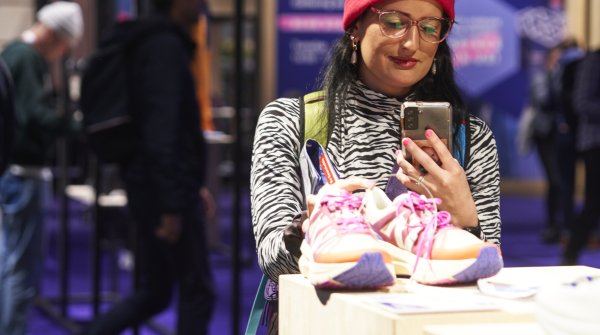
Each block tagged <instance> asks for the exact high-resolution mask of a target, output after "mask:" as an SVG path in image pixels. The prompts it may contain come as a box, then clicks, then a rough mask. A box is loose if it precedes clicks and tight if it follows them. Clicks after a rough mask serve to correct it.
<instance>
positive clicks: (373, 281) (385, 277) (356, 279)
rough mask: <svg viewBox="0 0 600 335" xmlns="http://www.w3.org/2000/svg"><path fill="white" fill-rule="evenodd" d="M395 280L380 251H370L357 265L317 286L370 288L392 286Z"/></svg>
mask: <svg viewBox="0 0 600 335" xmlns="http://www.w3.org/2000/svg"><path fill="white" fill-rule="evenodd" d="M394 281H395V278H394V276H392V274H391V273H390V271H389V270H388V268H387V267H386V264H385V262H384V261H383V256H382V255H381V254H380V253H378V252H368V253H365V254H364V255H362V256H361V257H360V259H359V260H358V262H357V263H356V265H355V266H353V267H352V268H350V269H348V270H346V271H344V272H343V273H341V274H339V275H337V276H336V277H334V278H333V279H332V280H330V281H327V282H324V283H322V284H320V285H318V286H317V287H319V288H348V289H370V288H380V287H384V286H390V285H393V284H394Z"/></svg>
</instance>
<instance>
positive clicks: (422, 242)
mask: <svg viewBox="0 0 600 335" xmlns="http://www.w3.org/2000/svg"><path fill="white" fill-rule="evenodd" d="M407 193H408V194H407V195H408V196H403V197H401V199H400V201H398V205H397V207H396V216H399V215H401V213H402V210H405V209H409V210H410V211H411V212H413V213H415V214H416V215H417V216H418V217H419V219H420V220H419V221H418V222H417V223H410V220H409V221H408V222H407V226H408V229H409V230H410V229H415V228H422V229H423V231H422V232H421V234H419V242H418V244H417V252H416V256H417V259H416V261H415V265H414V266H413V271H412V273H413V274H414V273H415V272H416V270H417V268H418V265H419V260H420V259H421V257H423V258H426V259H431V250H432V249H433V240H434V237H435V233H436V232H437V231H438V230H440V229H443V228H446V227H450V226H452V223H450V219H451V218H450V213H448V212H446V211H440V212H438V210H437V205H439V204H441V203H442V201H441V199H439V198H426V197H425V196H422V195H419V194H418V193H416V192H412V191H408V192H407Z"/></svg>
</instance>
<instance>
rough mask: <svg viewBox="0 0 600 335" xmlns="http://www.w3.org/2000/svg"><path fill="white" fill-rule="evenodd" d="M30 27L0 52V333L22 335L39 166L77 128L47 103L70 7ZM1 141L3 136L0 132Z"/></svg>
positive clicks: (35, 249)
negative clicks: (2, 153) (10, 99)
mask: <svg viewBox="0 0 600 335" xmlns="http://www.w3.org/2000/svg"><path fill="white" fill-rule="evenodd" d="M36 18H37V20H36V22H35V23H34V25H33V26H32V27H31V28H29V29H27V30H26V31H25V32H23V33H22V34H21V36H20V38H19V39H16V40H14V41H11V42H10V43H9V44H8V45H6V46H5V48H4V50H3V51H2V54H1V55H0V56H1V57H2V59H3V61H4V62H5V63H6V65H7V67H8V69H9V71H10V74H11V77H12V79H13V83H14V94H15V96H14V98H15V137H14V144H13V145H14V146H13V148H12V152H11V158H10V160H9V161H8V167H7V169H6V171H5V172H4V173H3V174H2V176H1V177H0V206H1V209H2V210H1V212H2V232H1V233H0V334H2V335H17V334H19V335H20V334H25V333H26V328H27V319H28V315H29V311H30V309H31V306H32V303H33V299H34V297H35V291H36V287H37V283H38V279H39V277H40V271H41V263H42V259H43V257H42V238H41V237H42V228H43V208H44V203H43V194H44V193H43V190H44V189H46V187H47V183H48V181H49V179H50V178H51V173H50V170H49V168H48V167H47V164H48V162H49V159H50V158H51V157H52V150H51V149H52V148H53V146H54V144H55V140H56V139H57V138H58V137H59V136H63V135H67V134H69V133H73V132H76V131H77V130H78V129H79V128H80V126H79V123H78V122H77V121H75V120H74V118H72V116H71V115H67V114H64V115H59V114H58V113H57V111H56V110H55V108H54V104H53V102H52V99H51V93H52V92H51V89H52V87H51V80H50V73H49V63H51V62H54V61H58V60H60V59H62V58H63V57H64V56H65V55H66V54H67V52H68V51H69V50H70V49H71V48H72V47H73V46H74V45H75V44H76V43H77V42H78V40H79V39H80V38H81V35H82V33H83V17H82V14H81V8H80V7H79V5H78V4H76V3H73V2H67V1H56V2H53V3H51V4H49V5H46V6H44V7H42V8H41V9H40V10H39V11H38V12H37V15H36ZM3 136H4V135H3Z"/></svg>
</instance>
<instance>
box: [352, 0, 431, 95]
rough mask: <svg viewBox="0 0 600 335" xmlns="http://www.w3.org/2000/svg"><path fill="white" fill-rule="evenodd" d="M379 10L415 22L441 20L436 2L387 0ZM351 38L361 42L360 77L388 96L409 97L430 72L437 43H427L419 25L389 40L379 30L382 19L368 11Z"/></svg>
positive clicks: (426, 0)
mask: <svg viewBox="0 0 600 335" xmlns="http://www.w3.org/2000/svg"><path fill="white" fill-rule="evenodd" d="M374 7H375V8H377V9H379V10H384V11H392V10H393V11H397V12H401V13H404V14H405V15H408V16H409V17H410V18H411V19H412V20H419V19H421V18H423V17H428V16H435V17H442V16H443V12H442V9H441V7H439V5H438V4H437V2H436V1H434V0H388V1H384V2H381V3H379V4H378V5H376V6H374ZM352 36H354V37H355V38H358V40H359V42H358V43H359V48H358V50H359V52H360V55H361V59H362V61H361V62H360V63H359V69H358V77H359V79H360V80H361V81H362V82H363V83H365V84H366V85H367V86H368V87H370V88H371V89H372V90H374V91H377V92H380V93H383V94H385V95H389V96H406V95H407V94H408V93H409V92H410V90H411V88H412V86H413V85H415V84H416V83H417V82H418V81H420V80H421V79H423V78H424V77H425V75H426V74H427V72H428V71H430V69H431V65H432V63H433V59H434V57H435V53H436V51H437V47H438V44H435V43H429V42H427V41H424V40H423V39H421V38H420V36H419V31H418V28H417V26H414V25H413V26H412V27H411V28H410V29H409V30H408V32H406V34H405V35H404V36H402V37H400V38H390V37H387V36H385V35H383V33H382V32H381V30H380V29H379V16H378V15H377V14H376V13H373V12H372V11H371V10H370V9H367V13H366V14H365V15H363V16H362V18H361V19H360V20H359V21H358V22H357V25H356V28H355V30H354V31H353V32H352Z"/></svg>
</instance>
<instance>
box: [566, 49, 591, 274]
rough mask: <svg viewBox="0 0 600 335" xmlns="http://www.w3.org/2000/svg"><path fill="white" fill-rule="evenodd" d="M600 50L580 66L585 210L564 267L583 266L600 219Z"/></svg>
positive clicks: (576, 100)
mask: <svg viewBox="0 0 600 335" xmlns="http://www.w3.org/2000/svg"><path fill="white" fill-rule="evenodd" d="M599 71H600V48H598V49H596V50H595V51H593V52H589V53H588V54H587V55H586V56H585V57H584V58H583V60H581V63H580V64H579V65H578V66H577V74H576V78H575V89H574V103H575V110H576V112H577V114H578V116H579V127H578V128H577V149H578V150H579V152H580V153H581V156H582V157H583V162H584V164H585V185H584V188H585V195H584V203H583V209H582V210H581V213H580V215H579V217H578V220H577V222H576V223H575V224H573V225H572V226H571V238H570V239H569V243H568V244H567V246H566V248H565V250H564V252H563V257H562V265H575V264H578V263H579V256H580V255H581V252H582V251H583V250H584V249H585V248H586V246H587V243H588V241H589V239H590V236H591V234H592V232H593V231H594V230H595V229H596V227H597V226H598V222H599V221H598V220H599V219H600V207H599V206H598V204H600V174H598V170H599V169H600V77H599V76H598V72H599Z"/></svg>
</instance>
